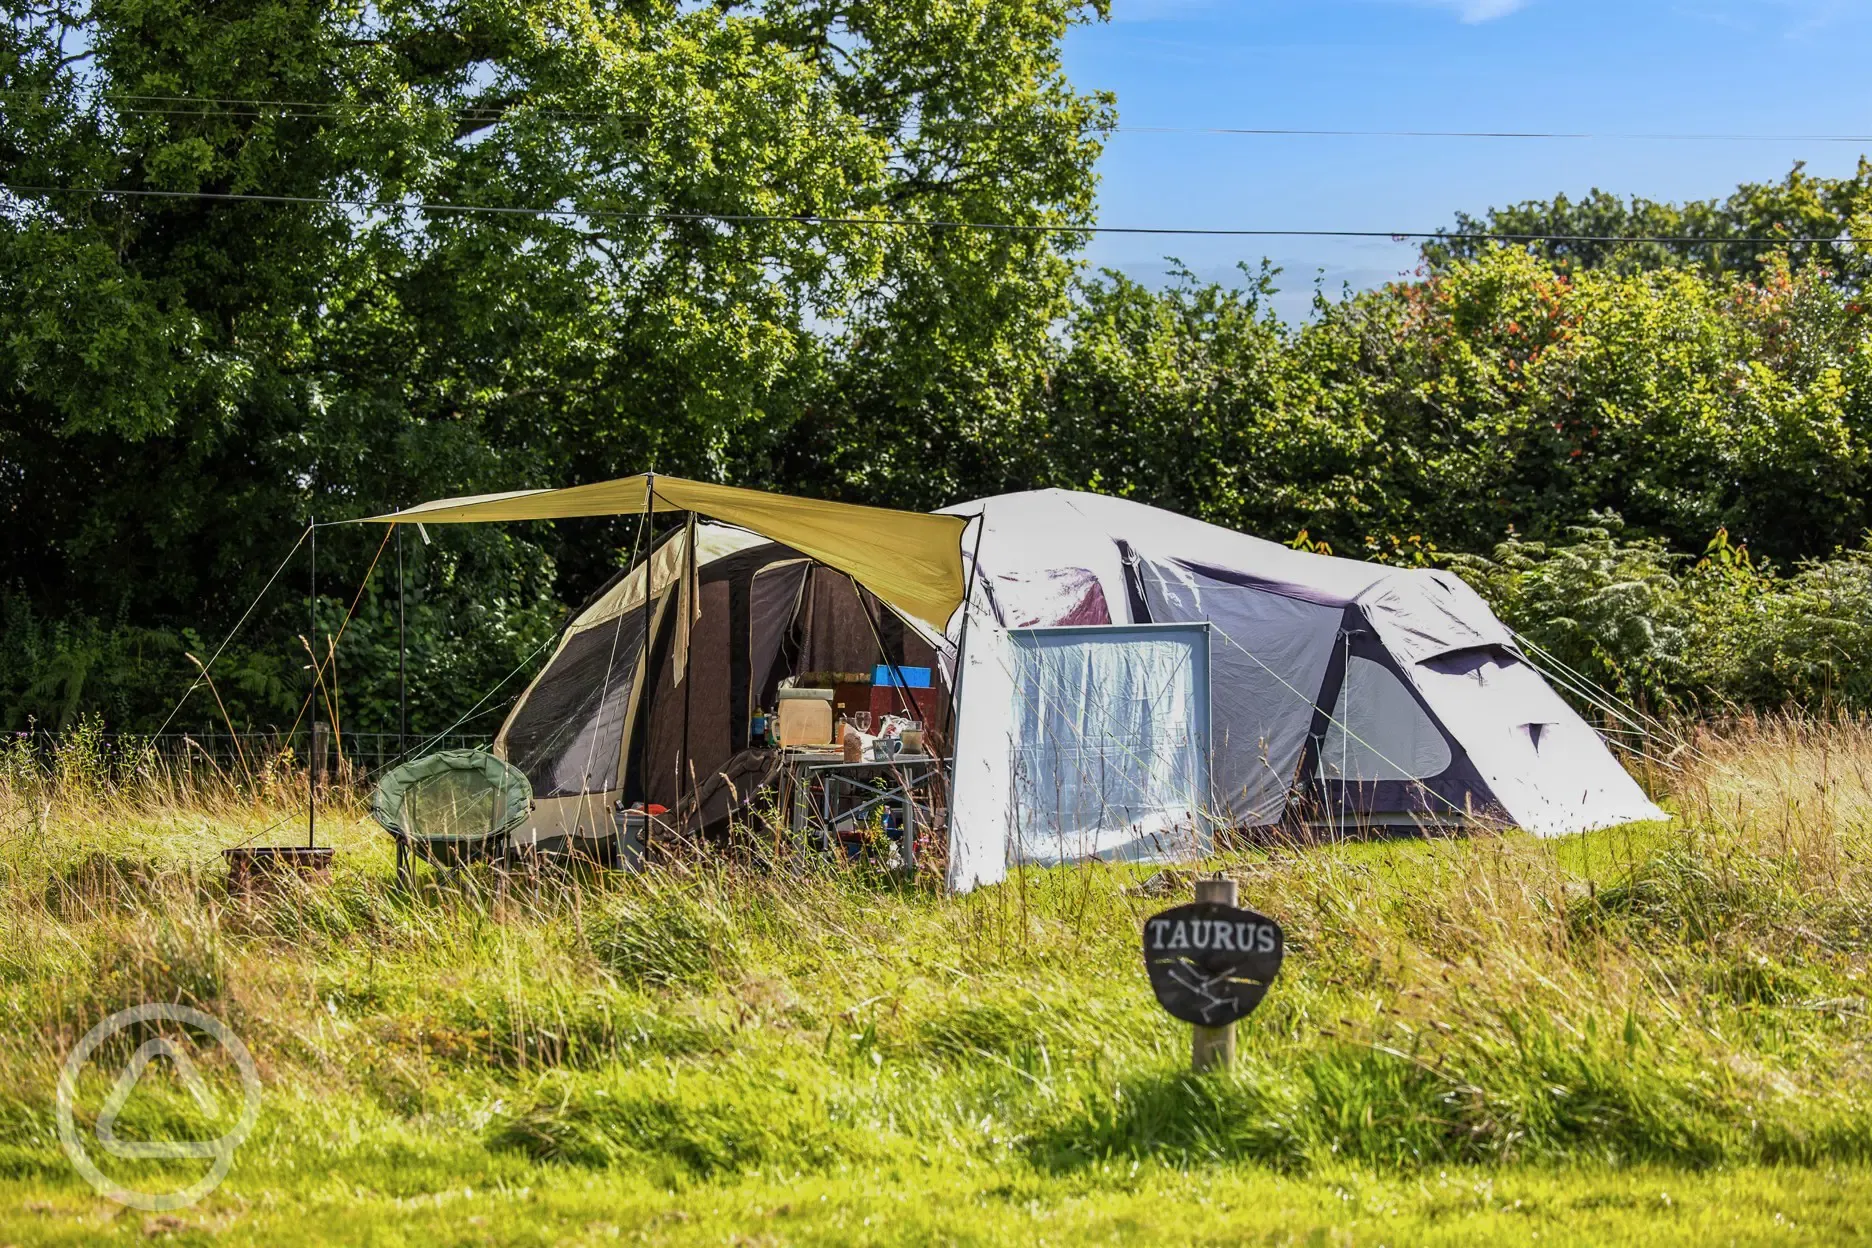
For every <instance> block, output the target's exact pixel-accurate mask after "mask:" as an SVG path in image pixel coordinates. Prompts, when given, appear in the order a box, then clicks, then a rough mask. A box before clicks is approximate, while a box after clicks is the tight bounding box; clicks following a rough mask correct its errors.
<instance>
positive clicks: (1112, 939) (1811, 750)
mask: <svg viewBox="0 0 1872 1248" xmlns="http://www.w3.org/2000/svg"><path fill="white" fill-rule="evenodd" d="M1869 760H1872V738H1868V737H1867V736H1866V735H1864V734H1861V733H1858V732H1856V731H1849V730H1819V729H1803V728H1796V727H1789V726H1784V727H1781V728H1778V729H1774V730H1769V729H1762V730H1758V731H1757V732H1756V733H1755V734H1754V735H1752V736H1751V737H1749V738H1747V739H1744V740H1739V741H1712V742H1708V743H1706V754H1705V755H1703V756H1700V757H1698V758H1696V759H1695V760H1694V761H1693V762H1692V763H1691V764H1690V765H1689V766H1687V767H1686V768H1685V769H1683V770H1681V771H1678V772H1673V773H1666V775H1665V777H1664V779H1665V780H1666V781H1667V782H1668V785H1669V789H1670V798H1671V801H1672V803H1673V805H1674V806H1675V808H1676V809H1677V810H1678V811H1679V813H1680V816H1681V817H1680V818H1679V820H1678V821H1677V822H1676V823H1674V824H1672V825H1671V826H1669V827H1642V828H1629V829H1620V830H1616V831H1613V832H1609V833H1596V834H1593V835H1592V836H1589V837H1575V838H1570V839H1567V840H1562V841H1555V842H1539V841H1535V840H1532V839H1530V838H1527V837H1524V836H1520V835H1508V836H1499V837H1496V836H1490V837H1477V838H1471V839H1464V840H1454V841H1436V842H1422V841H1406V842H1390V843H1386V844H1374V845H1351V846H1340V847H1332V848H1305V849H1302V848H1290V849H1286V850H1282V851H1280V852H1275V853H1261V852H1256V853H1245V854H1241V855H1237V856H1233V857H1230V858H1227V859H1224V860H1220V861H1219V862H1218V863H1217V864H1216V865H1218V866H1222V867H1226V868H1227V869H1228V870H1230V871H1231V872H1232V873H1234V874H1236V875H1237V876H1239V877H1240V879H1241V881H1242V893H1243V898H1244V901H1245V902H1246V903H1247V904H1251V905H1254V906H1255V907H1257V908H1259V909H1262V910H1264V911H1266V912H1268V913H1270V914H1272V915H1275V916H1276V917H1277V918H1279V919H1280V920H1281V921H1282V923H1283V925H1284V926H1285V927H1286V929H1287V931H1288V936H1289V957H1288V963H1287V968H1286V970H1285V971H1284V972H1283V975H1282V979H1281V980H1280V982H1279V983H1278V984H1277V985H1276V986H1275V988H1274V990H1273V991H1272V992H1271V993H1270V995H1269V998H1268V1000H1267V1002H1266V1004H1265V1005H1264V1006H1263V1007H1262V1009H1261V1010H1260V1011H1259V1012H1258V1013H1257V1014H1256V1015H1254V1017H1253V1018H1252V1019H1250V1020H1249V1021H1248V1022H1247V1023H1245V1024H1243V1026H1242V1028H1241V1034H1240V1040H1239V1046H1240V1047H1239V1060H1238V1062H1237V1066H1236V1069H1235V1070H1234V1071H1232V1072H1230V1073H1228V1074H1224V1075H1213V1076H1204V1077H1194V1076H1191V1075H1190V1074H1189V1073H1188V1071H1187V1065H1188V1057H1187V1045H1188V1031H1187V1029H1186V1028H1183V1027H1181V1026H1180V1025H1178V1024H1175V1023H1174V1022H1172V1021H1171V1020H1170V1019H1169V1018H1168V1017H1167V1016H1166V1015H1164V1014H1163V1013H1162V1012H1161V1011H1160V1010H1159V1009H1158V1008H1157V1006H1156V1005H1155V1003H1154V1001H1153V1000H1152V999H1151V996H1150V992H1149V988H1148V986H1147V984H1146V982H1145V978H1144V974H1143V969H1142V965H1141V959H1140V956H1139V951H1138V947H1137V941H1138V937H1137V932H1138V927H1139V924H1140V922H1141V919H1142V918H1143V916H1145V915H1147V914H1149V913H1150V912H1152V911H1154V910H1156V909H1159V908H1162V907H1163V906H1165V905H1166V904H1169V903H1170V902H1171V901H1172V900H1176V899H1181V898H1182V897H1184V896H1187V885H1186V884H1181V883H1178V884H1171V885H1165V884H1164V883H1163V882H1162V881H1159V885H1160V887H1158V888H1155V889H1153V888H1148V887H1145V884H1144V882H1145V879H1146V874H1145V873H1142V872H1138V871H1134V870H1120V869H1112V868H1091V869H1082V870H1067V871H1054V872H1035V873H1031V874H1029V875H1027V876H1024V877H1022V878H1020V879H1018V880H1016V881H1013V882H1011V883H1010V884H1008V885H1006V886H1004V887H1001V888H997V889H990V890H984V891H983V892H981V893H979V894H976V895H974V896H971V897H968V898H960V899H957V898H947V897H943V896H941V895H939V894H937V893H936V892H934V891H933V890H932V889H929V888H927V887H921V886H915V885H906V884H903V883H901V882H893V881H891V880H889V879H886V878H882V877H875V876H868V875H864V874H854V873H848V872H845V871H842V870H837V869H830V868H827V867H825V866H824V865H823V864H818V863H815V862H813V861H811V860H789V861H785V862H782V863H780V864H778V866H777V867H776V866H774V865H772V864H769V865H768V866H764V867H753V866H745V865H743V866H730V865H724V864H718V863H710V864H688V865H678V866H675V867H672V868H671V869H670V870H668V871H665V872H663V873H661V874H659V875H657V876H655V877H652V878H635V879H623V878H609V879H583V880H572V879H557V880H550V881H547V882H545V883H543V884H542V885H541V886H540V887H539V888H537V889H529V888H519V889H515V890H512V891H509V892H508V893H506V894H505V895H504V896H501V897H498V898H494V897H477V896H469V895H465V894H462V893H460V892H452V891H446V890H444V891H438V890H436V889H434V888H432V887H427V886H425V887H423V888H421V889H419V890H418V891H417V892H416V893H415V894H414V895H406V894H403V893H401V892H399V891H398V890H396V889H395V888H394V887H392V886H391V883H390V880H389V875H390V872H389V855H388V852H387V851H388V845H387V842H386V841H385V840H384V838H383V837H382V836H381V834H379V833H377V832H376V831H375V830H374V829H373V828H372V827H371V826H370V825H368V824H367V823H366V822H364V821H362V820H360V819H359V818H357V817H356V815H355V814H352V815H350V816H340V815H337V814H334V815H333V817H332V818H331V819H329V820H328V821H327V822H326V823H325V824H324V825H323V826H324V827H326V828H328V829H329V830H330V832H331V833H332V834H333V835H334V837H335V839H336V843H337V844H338V846H339V848H340V851H341V852H340V859H339V867H338V869H337V871H336V873H335V875H334V878H333V879H332V880H331V881H330V882H329V883H328V884H326V885H323V886H321V887H318V888H314V889H309V890H306V891H304V892H299V893H294V894H291V895H285V896H279V897H274V898H270V899H265V900H262V901H259V902H248V903H235V902H230V901H229V900H228V899H227V898H226V896H225V894H224V890H223V887H222V884H221V882H220V867H219V863H218V858H217V855H216V851H217V850H218V848H219V847H220V846H221V845H223V844H226V843H229V842H231V841H233V840H238V839H239V838H240V837H242V836H244V835H247V834H249V833H250V832H252V831H255V830H257V829H260V828H263V827H265V826H267V824H268V823H270V822H271V821H272V820H273V819H274V818H276V817H277V816H276V812H275V811H273V810H272V809H271V808H268V807H266V806H265V805H264V804H260V805H246V804H242V803H240V802H236V801H233V800H230V799H228V798H227V797H225V796H223V797H221V798H218V799H215V800H213V801H208V800H204V801H202V802H200V803H193V804H190V803H181V804H178V803H176V802H174V801H173V800H171V801H169V802H167V803H162V802H158V801H156V800H154V799H153V798H151V797H150V796H149V795H147V794H144V795H139V794H137V793H119V794H115V795H113V794H110V793H104V792H98V791H94V790H88V789H80V788H78V787H77V786H75V785H66V786H63V787H60V786H58V785H53V784H46V785H44V786H43V787H42V789H41V790H39V791H29V790H28V789H27V788H26V786H24V785H22V784H19V783H15V785H14V786H13V787H12V788H10V789H5V788H0V819H5V820H7V821H8V822H5V823H0V893H3V894H4V896H0V1019H3V1022H0V1035H3V1036H4V1037H5V1038H6V1044H5V1045H4V1047H3V1048H0V1244H5V1243H19V1244H28V1243H81V1242H92V1241H94V1240H96V1239H98V1238H100V1237H103V1236H109V1235H117V1236H122V1237H124V1238H126V1240H131V1239H135V1240H141V1239H143V1238H145V1237H146V1236H161V1235H168V1236H172V1237H173V1238H174V1239H175V1241H176V1242H189V1241H190V1240H191V1239H192V1240H195V1241H199V1242H203V1243H208V1242H212V1243H216V1244H239V1243H250V1242H251V1243H266V1244H277V1243H295V1242H302V1241H303V1242H316V1241H321V1240H327V1241H329V1240H342V1241H346V1242H360V1243H386V1244H400V1243H409V1244H419V1245H431V1244H452V1243H509V1242H521V1243H531V1242H539V1243H546V1242H555V1243H557V1242H573V1243H581V1242H592V1243H604V1242H611V1241H613V1240H617V1239H623V1240H629V1241H637V1242H641V1241H651V1242H668V1243H691V1242H694V1243H735V1242H741V1243H775V1244H779V1243H898V1242H914V1243H932V1242H937V1243H947V1242H960V1243H1034V1242H1051V1243H1082V1242H1088V1241H1100V1240H1124V1241H1126V1242H1150V1241H1163V1242H1178V1243H1180V1242H1197V1243H1236V1242H1241V1243H1257V1244H1258V1243H1271V1244H1282V1243H1296V1244H1347V1243H1351V1244H1380V1243H1385V1244H1417V1243H1499V1242H1504V1241H1507V1242H1543V1243H1553V1242H1559V1243H1581V1244H1606V1243H1626V1242H1629V1243H1647V1244H1649V1243H1674V1242H1684V1243H1690V1242H1695V1243H1710V1244H1715V1243H1780V1242H1787V1243H1796V1242H1798V1243H1815V1242H1829V1241H1831V1242H1857V1241H1860V1240H1863V1239H1864V1238H1865V1237H1866V1236H1867V1234H1868V1232H1869V1231H1872V1182H1869V1181H1868V1180H1869V1179H1872V1097H1869V1096H1868V1087H1869V1086H1872V1085H1869V1084H1868V1082H1867V1074H1868V1071H1867V1054H1868V1051H1869V1050H1868V1045H1867V1041H1868V1039H1872V1026H1869V1025H1868V1023H1867V1019H1866V1014H1865V987H1864V982H1865V981H1864V974H1865V969H1866V960H1867V951H1868V949H1869V948H1872V905H1869V904H1868V901H1869V900H1872V856H1869V855H1868V854H1867V849H1868V847H1869V846H1872V836H1868V829H1869V828H1872V817H1869V816H1872V792H1869V791H1868V789H1867V781H1866V780H1865V777H1867V776H1869V775H1872V766H1867V765H1866V764H1867V763H1868V761H1869ZM149 1000H164V1001H180V1002H184V1003H188V1004H193V1005H196V1006H199V1007H200V1008H202V1009H205V1010H207V1011H209V1012H211V1013H213V1014H215V1015H216V1016H217V1017H220V1018H222V1019H224V1020H226V1021H227V1023H228V1024H229V1025H230V1026H232V1027H233V1029H234V1030H235V1031H236V1032H237V1033H238V1034H239V1035H240V1036H242V1037H243V1039H244V1040H245V1042H246V1044H247V1045H248V1046H249V1048H250V1049H251V1050H252V1052H253V1054H254V1056H255V1058H256V1061H257V1064H258V1067H259V1070H260V1075H261V1079H262V1083H263V1086H264V1093H263V1103H262V1110H261V1114H260V1119H259V1123H258V1126H257V1128H256V1130H255V1132H254V1134H253V1136H252V1138H250V1139H249V1140H247V1141H246V1142H245V1143H244V1144H243V1145H242V1146H241V1148H240V1149H239V1151H238V1153H237V1154H236V1157H235V1161H234V1166H233V1170H232V1173H231V1175H230V1177H229V1178H228V1180H227V1181H226V1183H225V1184H224V1185H223V1186H222V1187H221V1188H220V1189H219V1190H218V1191H216V1192H215V1193H214V1194H213V1195H211V1196H209V1197H208V1198H207V1199H205V1200H204V1201H203V1202H202V1203H200V1204H199V1205H196V1206H194V1207H192V1208H189V1209H184V1210H180V1211H177V1212H175V1213H173V1214H143V1213H139V1212H136V1211H133V1210H123V1211H120V1210H118V1209H117V1207H116V1206H114V1205H111V1204H109V1203H108V1202H105V1201H103V1200H101V1199H100V1198H98V1197H97V1196H96V1195H94V1194H93V1193H92V1192H91V1190H90V1188H89V1187H87V1186H86V1185H85V1184H84V1183H83V1182H82V1181H81V1180H79V1179H78V1178H77V1177H76V1175H75V1174H74V1173H73V1171H72V1168H71V1166H70V1165H69V1164H68V1162H67V1161H66V1159H65V1157H64V1154H63V1152H62V1150H61V1149H60V1147H59V1144H58V1141H57V1138H56V1134H55V1128H54V1109H53V1105H54V1101H53V1088H54V1085H55V1080H56V1072H57V1070H58V1067H59V1065H60V1063H61V1062H62V1061H63V1059H64V1056H65V1054H66V1052H68V1051H69V1049H70V1047H71V1045H72V1044H73V1043H74V1042H75V1041H76V1040H77V1039H78V1037H79V1036H81V1035H82V1034H83V1033H84V1032H85V1031H86V1030H87V1029H88V1028H89V1027H90V1026H91V1025H93V1024H94V1023H96V1022H97V1021H98V1020H100V1019H102V1018H103V1017H105V1016H106V1015H108V1014H110V1013H111V1012H112V1011H114V1010H117V1009H120V1008H123V1007H125V1006H127V1005H133V1004H138V1003H141V1002H143V1001H149ZM124 1052H125V1053H126V1054H127V1052H128V1049H127V1047H126V1048H125V1050H124ZM114 1053H115V1050H111V1049H108V1048H107V1049H106V1050H105V1051H104V1055H105V1056H106V1057H108V1056H111V1055H113V1054H114ZM122 1056H123V1055H122V1054H118V1055H117V1057H118V1059H119V1060H121V1057H122ZM202 1056H203V1060H204V1073H205V1074H206V1076H207V1077H208V1079H209V1082H210V1083H211V1084H212V1085H214V1087H215V1088H216V1089H218V1090H219V1091H221V1092H223V1093H225V1092H227V1091H229V1090H231V1089H232V1088H233V1084H232V1083H231V1082H230V1078H231V1068H230V1067H229V1065H228V1063H226V1062H225V1061H221V1062H218V1063H217V1062H215V1061H214V1060H212V1058H213V1054H212V1053H211V1052H210V1053H205V1054H203V1055H202ZM114 1069H115V1067H114V1066H113V1067H111V1068H109V1069H105V1068H104V1067H103V1066H100V1067H99V1068H98V1069H96V1070H93V1071H92V1072H90V1073H89V1074H88V1075H87V1077H86V1078H85V1079H84V1080H82V1081H81V1084H80V1095H79V1098H78V1100H79V1105H80V1111H79V1114H78V1119H79V1123H80V1127H81V1130H85V1131H89V1130H91V1129H93V1127H94V1126H95V1124H94V1123H93V1121H92V1119H93V1118H94V1117H95V1115H96V1113H97V1107H98V1106H99V1105H101V1104H102V1102H103V1099H104V1096H105V1093H106V1092H107V1091H108V1089H109V1087H110V1081H111V1079H112V1078H113V1077H114ZM155 1069H156V1067H152V1070H155ZM163 1069H164V1070H165V1071H166V1070H167V1067H166V1066H165V1067H164V1068H163ZM224 1103H225V1098H224ZM215 1126H216V1123H215V1122H211V1121H210V1120H209V1117H208V1116H207V1115H204V1114H203V1112H202V1111H201V1110H200V1108H199V1107H198V1106H196V1105H195V1103H194V1102H193V1101H191V1100H190V1099H189V1098H188V1097H187V1096H186V1095H185V1094H184V1092H183V1091H182V1090H181V1088H180V1086H179V1085H178V1084H177V1083H176V1081H175V1080H174V1079H172V1078H170V1077H169V1076H168V1075H167V1074H166V1073H164V1074H158V1075H156V1076H155V1077H152V1078H151V1079H149V1080H147V1081H146V1082H145V1083H144V1084H143V1085H141V1086H140V1087H139V1088H138V1089H137V1092H136V1094H135V1095H133V1096H132V1097H131V1099H130V1101H129V1102H128V1103H127V1104H126V1106H125V1108H124V1115H123V1120H122V1124H121V1125H120V1135H121V1136H122V1137H123V1138H127V1139H136V1138H155V1137H156V1136H157V1135H158V1133H160V1134H161V1135H162V1136H163V1137H164V1138H202V1137H206V1136H212V1135H215V1134H218V1130H216V1129H213V1128H214V1127H215ZM205 1165H206V1163H205V1162H121V1161H108V1162H107V1163H106V1169H107V1170H108V1171H109V1172H110V1173H111V1174H113V1176H116V1177H119V1178H122V1179H124V1180H125V1181H132V1180H137V1179H141V1180H143V1181H146V1182H151V1183H153V1182H155V1171H154V1169H153V1168H159V1167H170V1169H169V1170H165V1171H162V1173H168V1174H172V1175H180V1176H182V1177H181V1181H182V1182H186V1181H187V1180H188V1179H189V1178H192V1177H194V1174H196V1173H199V1172H200V1169H201V1168H204V1167H205ZM190 1166H194V1167H196V1169H195V1170H194V1171H192V1172H191V1171H189V1169H188V1167H190ZM179 1185H180V1184H179V1183H175V1182H172V1183H171V1184H170V1186H179Z"/></svg>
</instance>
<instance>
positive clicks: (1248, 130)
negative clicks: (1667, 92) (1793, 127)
mask: <svg viewBox="0 0 1872 1248" xmlns="http://www.w3.org/2000/svg"><path fill="white" fill-rule="evenodd" d="M1112 129H1113V131H1114V132H1115V133H1118V134H1236V135H1248V136H1253V137H1292V138H1329V139H1586V140H1608V139H1610V140H1641V141H1646V142H1673V143H1676V142H1682V143H1872V135H1866V134H1744V133H1739V132H1738V133H1707V134H1693V133H1669V132H1665V131H1600V132H1596V133H1595V132H1587V131H1575V130H1322V129H1299V128H1284V127H1277V126H1114V127H1113V128H1112Z"/></svg>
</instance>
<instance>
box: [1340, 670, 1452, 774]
mask: <svg viewBox="0 0 1872 1248" xmlns="http://www.w3.org/2000/svg"><path fill="white" fill-rule="evenodd" d="M1332 714H1333V717H1332V723H1331V724H1329V725H1328V726H1327V729H1326V738H1325V740H1324V742H1323V743H1322V744H1321V746H1320V765H1321V767H1322V768H1324V770H1325V775H1326V778H1327V779H1328V780H1347V781H1352V782H1354V783H1358V782H1370V781H1376V780H1425V779H1428V778H1430V777H1431V776H1435V775H1440V774H1442V772H1443V771H1444V769H1446V768H1447V767H1448V766H1449V765H1450V748H1449V742H1448V741H1447V740H1445V739H1444V737H1443V733H1442V731H1441V730H1440V729H1439V728H1438V727H1437V726H1436V723H1435V721H1433V720H1432V719H1431V718H1430V717H1429V716H1428V715H1427V714H1425V713H1424V709H1423V707H1422V706H1420V705H1419V704H1418V702H1417V699H1416V698H1415V697H1413V696H1412V695H1411V691H1410V690H1409V689H1407V688H1405V687H1404V682H1402V681H1400V680H1399V679H1398V678H1397V677H1396V676H1395V675H1394V674H1393V673H1392V672H1391V669H1390V668H1388V667H1386V666H1384V665H1383V664H1382V663H1376V662H1373V661H1372V660H1371V659H1362V658H1359V657H1357V656H1353V657H1351V658H1349V659H1347V660H1346V674H1345V683H1344V684H1343V685H1341V686H1340V688H1339V701H1338V702H1337V703H1336V704H1335V705H1334V706H1333V713H1332Z"/></svg>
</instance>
